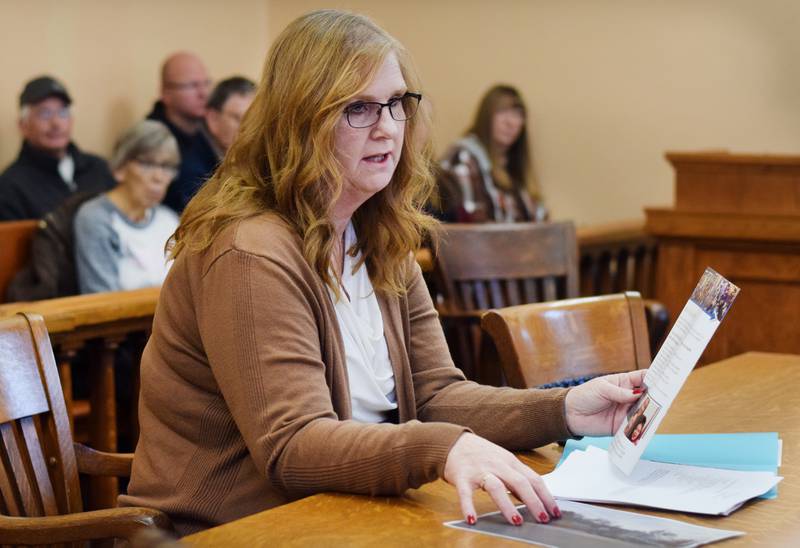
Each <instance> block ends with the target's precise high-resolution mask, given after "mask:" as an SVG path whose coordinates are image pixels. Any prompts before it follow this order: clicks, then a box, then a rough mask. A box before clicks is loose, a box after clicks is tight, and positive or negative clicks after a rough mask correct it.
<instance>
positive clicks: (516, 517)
mask: <svg viewBox="0 0 800 548" xmlns="http://www.w3.org/2000/svg"><path fill="white" fill-rule="evenodd" d="M511 523H513V524H514V525H516V526H517V527H519V526H520V525H522V516H520V515H519V514H515V515H513V516H511Z"/></svg>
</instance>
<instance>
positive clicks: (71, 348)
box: [0, 288, 159, 507]
mask: <svg viewBox="0 0 800 548" xmlns="http://www.w3.org/2000/svg"><path fill="white" fill-rule="evenodd" d="M158 294H159V288H148V289H139V290H135V291H119V292H112V293H97V294H93V295H79V296H74V297H64V298H60V299H48V300H43V301H34V302H28V303H9V304H4V305H0V318H4V317H8V316H11V315H13V314H15V313H17V312H34V313H37V314H41V315H42V316H43V317H44V320H45V324H46V325H47V330H48V333H49V334H50V341H51V343H52V345H53V352H54V353H55V356H56V360H57V363H58V368H59V375H60V377H61V385H62V387H63V389H64V399H65V400H66V404H67V410H68V411H69V415H70V422H71V423H72V424H71V425H72V426H73V432H75V429H74V419H75V417H82V416H85V417H86V419H87V425H86V426H87V429H86V430H87V431H86V434H87V435H85V436H82V435H81V434H82V432H81V431H80V430H79V431H78V432H75V434H76V435H77V437H78V438H81V437H82V438H83V439H84V440H86V441H88V443H89V445H90V446H91V447H93V448H94V449H99V450H102V451H118V450H119V447H118V439H119V429H118V427H119V422H118V420H117V393H118V391H117V389H116V381H115V368H116V367H117V365H118V363H117V355H118V352H117V350H118V348H119V347H120V346H121V345H124V346H125V350H126V351H127V354H128V361H129V362H131V366H132V367H131V369H132V371H131V375H130V377H126V378H125V382H126V385H125V386H122V387H120V388H121V389H122V390H124V391H125V394H126V396H128V399H130V406H129V408H128V409H124V410H123V411H124V414H125V415H128V416H129V417H128V418H129V420H126V421H125V424H124V425H123V427H124V428H125V429H126V430H127V432H126V434H127V436H128V439H129V441H130V443H131V444H135V443H136V439H137V437H138V425H137V423H136V412H135V405H136V400H137V396H138V391H139V390H138V365H139V360H140V357H141V352H142V350H143V349H144V345H145V343H146V342H147V338H148V337H149V335H150V330H151V327H152V323H153V314H154V312H155V307H156V302H157V301H158ZM73 375H75V376H80V377H83V378H82V379H75V380H76V381H78V382H80V383H82V384H84V385H86V386H88V392H89V400H88V401H74V400H73ZM84 380H85V382H84ZM78 382H76V383H75V384H78ZM132 446H133V445H131V447H132ZM93 480H94V481H93V482H92V486H91V489H90V493H91V494H90V499H91V501H92V502H93V503H94V504H95V505H96V506H97V507H111V506H113V505H114V503H115V499H116V494H117V486H116V478H93Z"/></svg>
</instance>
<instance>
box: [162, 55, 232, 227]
mask: <svg viewBox="0 0 800 548" xmlns="http://www.w3.org/2000/svg"><path fill="white" fill-rule="evenodd" d="M210 89H211V80H210V79H209V77H208V72H207V71H206V67H205V65H204V64H203V62H202V61H201V60H200V59H199V58H198V57H197V56H196V55H194V54H192V53H186V52H180V53H175V54H173V55H171V56H169V57H168V58H167V60H166V61H164V65H163V66H162V68H161V99H160V100H159V101H157V102H156V104H155V106H154V107H153V110H152V112H150V114H148V116H147V118H148V119H150V120H158V121H159V122H162V123H163V124H165V125H166V126H167V127H168V128H169V130H170V131H171V132H172V135H174V136H175V139H177V140H178V148H179V149H180V153H181V165H180V170H179V171H178V176H177V177H176V179H175V181H174V182H173V183H172V185H171V186H170V187H169V190H168V191H167V197H166V198H165V199H164V204H166V205H168V206H169V207H171V208H172V209H173V210H175V211H176V212H178V213H180V212H181V211H183V208H185V207H186V204H187V203H189V200H191V199H192V196H194V195H195V193H196V192H197V189H199V188H200V186H201V185H202V184H203V183H204V182H205V180H206V177H208V175H209V174H210V173H212V172H213V171H214V168H215V167H216V166H217V155H216V153H215V152H214V149H213V147H212V146H211V143H210V142H209V141H208V139H207V138H206V136H205V132H203V131H202V127H203V117H204V116H205V114H206V102H207V101H208V92H209V90H210Z"/></svg>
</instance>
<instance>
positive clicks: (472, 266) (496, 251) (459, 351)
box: [434, 222, 578, 384]
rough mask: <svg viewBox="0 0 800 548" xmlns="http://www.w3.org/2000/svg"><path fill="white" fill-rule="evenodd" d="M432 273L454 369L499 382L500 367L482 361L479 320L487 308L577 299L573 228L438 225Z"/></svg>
mask: <svg viewBox="0 0 800 548" xmlns="http://www.w3.org/2000/svg"><path fill="white" fill-rule="evenodd" d="M434 274H435V280H436V286H437V290H438V292H439V295H437V299H436V300H437V308H438V309H439V314H440V316H441V318H442V323H443V326H444V329H445V333H446V335H447V338H448V342H449V344H450V351H451V353H452V354H453V358H454V360H455V362H456V365H458V366H459V367H461V369H462V370H464V372H465V373H466V374H467V376H469V377H471V378H474V379H477V380H479V381H481V382H484V383H487V384H499V383H500V381H501V380H500V377H499V369H498V368H497V367H493V365H492V364H491V363H482V361H484V362H485V361H486V360H484V359H482V358H481V353H482V352H483V350H482V348H483V346H484V341H483V339H482V336H481V330H480V316H481V314H482V313H483V312H485V311H486V310H488V309H490V308H500V307H505V306H513V305H519V304H523V303H533V302H541V301H551V300H555V299H565V298H572V297H577V296H578V252H577V246H576V240H575V228H574V226H573V224H572V223H571V222H558V223H514V224H499V223H498V224H495V223H490V224H447V225H443V228H442V233H441V238H440V242H439V246H438V249H437V250H436V264H435V273H434ZM483 354H484V356H486V355H487V354H486V352H483Z"/></svg>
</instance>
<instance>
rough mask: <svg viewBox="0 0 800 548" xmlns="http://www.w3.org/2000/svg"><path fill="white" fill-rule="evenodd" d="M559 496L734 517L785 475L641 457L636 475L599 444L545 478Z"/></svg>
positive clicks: (579, 453)
mask: <svg viewBox="0 0 800 548" xmlns="http://www.w3.org/2000/svg"><path fill="white" fill-rule="evenodd" d="M543 478H544V481H545V483H546V484H547V488H548V489H549V490H550V492H551V493H552V494H553V496H555V497H557V498H564V499H569V500H577V501H583V502H606V503H618V504H631V505H636V506H647V507H651V508H663V509H666V510H677V511H680V512H693V513H698V514H712V515H728V514H729V513H730V512H732V511H733V510H735V509H736V508H738V507H739V506H741V504H742V503H743V502H745V501H747V500H749V499H751V498H753V497H757V496H759V495H761V494H763V493H766V492H767V491H769V490H770V489H772V487H774V486H775V485H777V484H778V483H779V482H780V481H781V480H782V479H783V478H782V477H780V476H776V475H775V474H773V473H771V472H742V471H738V470H721V469H718V468H701V467H698V466H685V465H680V464H667V463H661V462H651V461H647V460H642V461H639V464H638V466H636V468H635V469H634V470H633V473H631V474H630V475H625V474H624V473H622V472H621V471H620V470H618V469H617V468H616V467H615V466H614V465H612V464H611V462H610V460H609V454H608V453H607V452H606V451H604V450H603V449H600V448H598V447H589V448H588V449H587V450H586V451H578V450H576V451H573V452H572V453H570V455H569V457H567V460H566V461H565V462H564V463H563V464H562V465H561V466H559V467H558V468H557V469H556V470H555V471H553V472H551V473H550V474H547V475H545V476H543Z"/></svg>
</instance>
